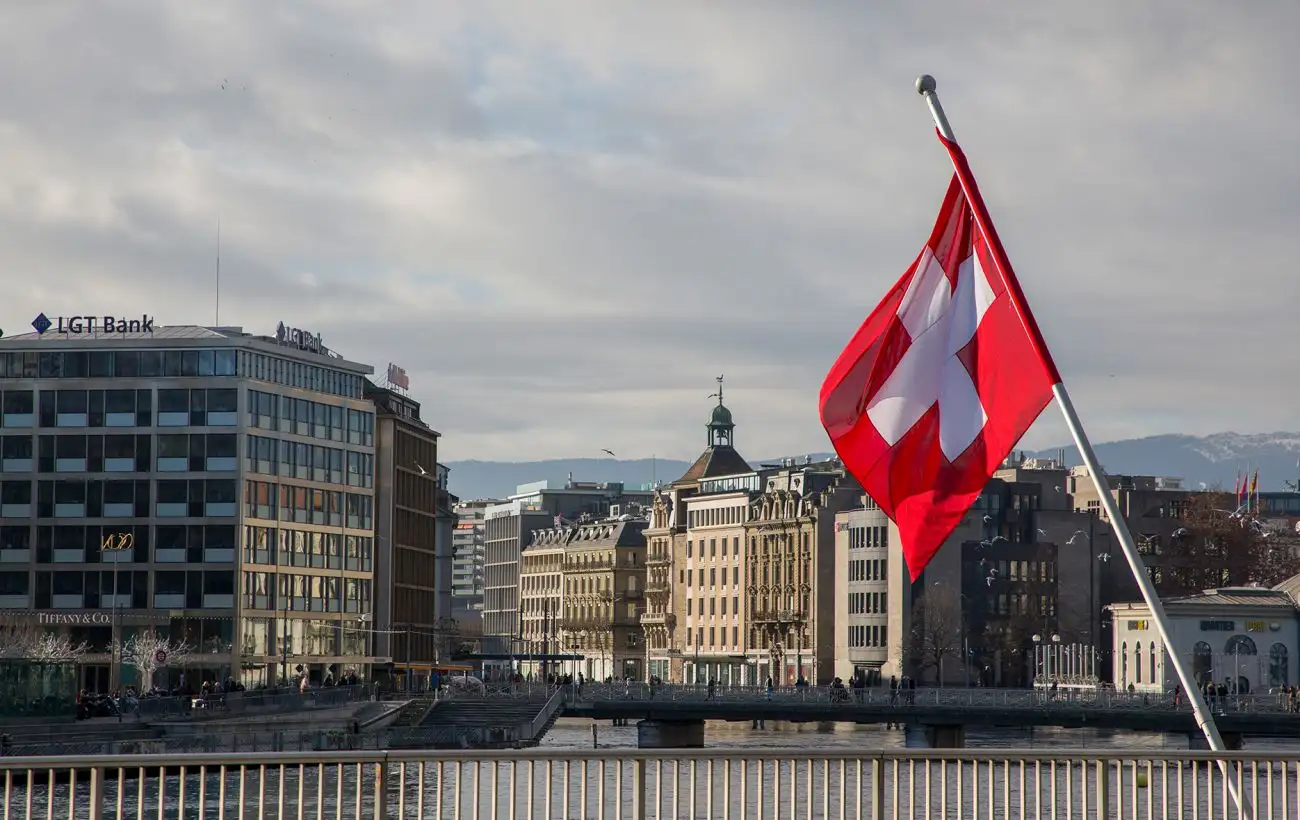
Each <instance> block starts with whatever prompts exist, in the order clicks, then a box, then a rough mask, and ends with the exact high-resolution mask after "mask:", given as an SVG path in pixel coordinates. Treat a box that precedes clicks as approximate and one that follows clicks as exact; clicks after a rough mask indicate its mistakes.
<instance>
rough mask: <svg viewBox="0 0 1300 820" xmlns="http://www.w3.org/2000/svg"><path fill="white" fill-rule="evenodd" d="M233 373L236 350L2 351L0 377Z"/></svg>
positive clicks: (99, 377) (123, 376)
mask: <svg viewBox="0 0 1300 820" xmlns="http://www.w3.org/2000/svg"><path fill="white" fill-rule="evenodd" d="M233 375H235V351H233V350H93V351H80V350H77V351H50V352H35V351H27V352H21V353H0V379H114V378H116V379H135V378H141V377H143V378H152V377H158V376H162V377H167V376H176V377H182V378H183V377H192V376H233Z"/></svg>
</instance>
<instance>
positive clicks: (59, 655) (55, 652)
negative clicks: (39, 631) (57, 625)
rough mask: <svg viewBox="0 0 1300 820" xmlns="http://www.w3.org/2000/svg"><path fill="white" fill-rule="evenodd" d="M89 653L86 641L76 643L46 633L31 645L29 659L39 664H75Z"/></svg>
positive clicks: (64, 636) (65, 636)
mask: <svg viewBox="0 0 1300 820" xmlns="http://www.w3.org/2000/svg"><path fill="white" fill-rule="evenodd" d="M89 651H90V644H89V643H87V642H86V641H81V642H80V643H77V642H74V641H73V640H72V639H71V638H69V637H68V636H67V635H57V634H55V633H53V632H46V633H45V634H44V635H42V636H41V637H40V638H39V639H38V640H37V641H36V642H35V644H33V645H32V653H31V655H30V657H31V659H32V660H34V661H40V662H41V663H76V662H77V661H79V660H81V657H82V656H83V655H85V654H86V653H87V652H89Z"/></svg>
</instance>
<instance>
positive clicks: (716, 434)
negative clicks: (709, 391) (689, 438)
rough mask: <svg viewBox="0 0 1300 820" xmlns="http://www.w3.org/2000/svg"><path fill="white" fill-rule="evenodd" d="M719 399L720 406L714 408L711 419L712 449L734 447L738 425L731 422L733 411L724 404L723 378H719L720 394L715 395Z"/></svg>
mask: <svg viewBox="0 0 1300 820" xmlns="http://www.w3.org/2000/svg"><path fill="white" fill-rule="evenodd" d="M714 395H715V396H717V398H718V406H717V407H715V408H713V416H712V417H710V418H709V446H710V447H734V446H735V442H736V440H735V432H736V424H735V422H733V421H732V420H731V411H730V410H728V409H727V408H726V406H725V405H724V404H723V403H722V377H721V376H719V377H718V392H717V393H715V394H714Z"/></svg>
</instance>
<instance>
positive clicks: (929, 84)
mask: <svg viewBox="0 0 1300 820" xmlns="http://www.w3.org/2000/svg"><path fill="white" fill-rule="evenodd" d="M938 87H939V84H938V83H936V82H935V81H934V78H933V77H931V76H930V75H929V74H922V75H921V76H920V77H917V78H916V93H917V94H920V95H921V96H922V97H924V96H925V95H926V94H933V93H934V91H935V89H937V88H938Z"/></svg>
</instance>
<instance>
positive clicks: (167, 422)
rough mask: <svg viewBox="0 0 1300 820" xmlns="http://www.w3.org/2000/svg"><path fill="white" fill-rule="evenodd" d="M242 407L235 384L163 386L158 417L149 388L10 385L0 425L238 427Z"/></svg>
mask: <svg viewBox="0 0 1300 820" xmlns="http://www.w3.org/2000/svg"><path fill="white" fill-rule="evenodd" d="M238 407H239V391H238V390H236V389H235V388H233V387H230V388H226V387H223V388H213V389H202V388H195V389H192V390H189V389H186V390H159V391H158V400H157V409H158V413H157V416H156V418H155V416H154V413H153V408H154V397H153V393H152V392H151V391H149V390H42V391H40V392H39V393H35V392H33V391H31V390H6V391H5V393H4V397H3V404H0V409H3V418H0V426H4V427H7V428H23V427H32V426H34V425H35V424H36V422H39V426H41V427H76V428H84V427H150V426H152V425H153V424H154V423H155V422H156V424H157V426H159V427H234V426H235V425H236V424H237V423H238V422H239V413H238ZM38 409H39V413H37V410H38Z"/></svg>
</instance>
